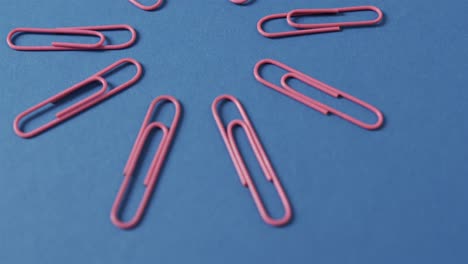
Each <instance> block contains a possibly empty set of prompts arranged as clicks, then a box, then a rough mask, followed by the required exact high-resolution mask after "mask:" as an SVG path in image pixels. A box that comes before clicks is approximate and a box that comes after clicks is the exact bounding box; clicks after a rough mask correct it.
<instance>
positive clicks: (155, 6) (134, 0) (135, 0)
mask: <svg viewBox="0 0 468 264" xmlns="http://www.w3.org/2000/svg"><path fill="white" fill-rule="evenodd" d="M128 1H129V2H130V3H132V4H133V5H135V6H136V7H138V8H140V9H142V10H145V11H152V10H156V9H158V8H159V7H160V6H161V5H162V4H163V2H164V0H157V1H156V3H155V4H152V5H143V4H142V3H140V2H138V0H128Z"/></svg>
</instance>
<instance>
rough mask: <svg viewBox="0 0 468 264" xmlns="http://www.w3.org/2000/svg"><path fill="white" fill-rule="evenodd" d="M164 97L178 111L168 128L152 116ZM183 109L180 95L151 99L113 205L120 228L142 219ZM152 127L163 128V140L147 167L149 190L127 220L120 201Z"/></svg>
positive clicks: (115, 222) (147, 187)
mask: <svg viewBox="0 0 468 264" xmlns="http://www.w3.org/2000/svg"><path fill="white" fill-rule="evenodd" d="M163 101H168V102H171V103H172V104H174V106H175V115H174V119H173V121H172V124H171V127H170V128H167V127H166V126H165V125H164V124H162V123H160V122H151V118H152V116H153V112H154V110H155V108H156V106H157V105H158V104H159V103H161V102H163ZM181 111H182V110H181V106H180V103H179V101H177V99H175V98H174V97H172V96H168V95H165V96H159V97H158V98H156V99H155V100H154V101H153V102H152V103H151V105H150V107H149V109H148V112H147V113H146V116H145V119H144V121H143V124H142V126H141V129H140V132H139V133H138V136H137V139H136V141H135V144H134V145H133V149H132V152H131V153H130V156H129V158H128V161H127V164H126V165H125V168H124V172H123V174H124V180H123V182H122V185H121V187H120V189H119V192H118V194H117V197H116V199H115V201H114V204H113V206H112V210H111V221H112V223H113V224H114V225H116V226H117V227H119V228H121V229H129V228H133V227H135V226H136V225H138V223H139V222H140V221H141V219H142V217H143V215H144V213H145V210H146V207H147V206H148V202H149V200H150V199H151V195H152V194H153V190H154V187H155V186H156V182H157V180H158V178H159V173H160V171H161V168H162V166H163V164H164V160H165V159H166V156H167V153H168V150H169V148H170V146H171V144H172V141H173V139H174V135H175V132H176V130H177V126H178V124H179V120H180V115H181ZM153 129H160V130H161V131H162V132H163V136H162V139H161V142H160V143H159V146H158V150H157V151H156V155H155V156H154V158H153V161H152V163H151V166H150V168H149V170H148V173H147V174H146V177H145V180H144V185H145V186H146V190H145V192H144V194H143V198H142V199H141V202H140V205H139V206H138V209H137V211H136V213H135V215H134V216H133V217H132V219H131V220H130V221H128V222H125V221H123V220H121V219H120V217H119V214H120V210H121V204H122V201H123V199H124V197H125V195H126V193H127V190H128V187H129V185H130V183H131V180H132V177H133V173H134V172H135V167H136V165H137V162H138V159H139V158H140V155H141V151H142V149H143V147H144V146H145V143H146V141H147V139H148V135H149V134H150V132H151V131H152V130H153Z"/></svg>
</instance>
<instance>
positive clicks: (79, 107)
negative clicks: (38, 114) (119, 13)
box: [13, 58, 143, 138]
mask: <svg viewBox="0 0 468 264" xmlns="http://www.w3.org/2000/svg"><path fill="white" fill-rule="evenodd" d="M126 63H130V64H133V65H135V67H136V68H137V72H136V74H135V76H133V77H132V78H131V79H130V80H128V81H127V82H125V83H123V84H121V85H119V86H117V87H115V88H113V89H111V90H109V91H108V90H107V88H108V84H107V81H106V80H105V79H104V76H105V75H106V74H108V73H109V72H111V71H113V70H115V69H116V68H118V67H119V66H121V65H124V64H126ZM142 73H143V69H142V66H141V64H140V63H139V62H138V61H136V60H134V59H130V58H126V59H121V60H119V61H117V62H115V63H113V64H111V65H110V66H108V67H106V68H104V69H103V70H101V71H99V72H98V73H96V74H94V75H92V76H90V77H88V78H87V79H85V80H83V81H81V82H79V83H77V84H75V85H73V86H72V87H70V88H67V89H66V90H64V91H62V92H60V93H58V94H57V95H54V96H52V97H50V98H49V99H47V100H45V101H43V102H41V103H39V104H37V105H35V106H33V107H31V108H29V109H27V110H26V111H24V112H22V113H21V114H19V115H18V116H17V117H16V118H15V120H14V122H13V129H14V131H15V133H16V134H17V135H18V136H20V137H22V138H31V137H34V136H37V135H39V134H41V133H43V132H45V131H46V130H49V129H50V128H52V127H54V126H56V125H58V124H60V123H62V122H64V121H65V120H67V119H69V118H71V117H72V116H74V115H77V114H79V113H80V112H82V111H84V110H86V109H87V108H90V107H91V106H93V105H96V104H98V103H100V102H102V101H103V100H105V99H107V98H109V97H111V96H113V95H115V94H116V93H119V92H121V91H122V90H124V89H126V88H128V87H130V86H132V85H133V84H135V83H136V82H137V81H138V80H139V79H140V77H141V75H142ZM94 81H99V82H101V83H102V85H103V87H102V88H101V89H100V90H99V92H97V93H94V94H93V95H91V96H89V97H87V98H85V99H83V100H81V101H80V102H78V103H75V104H74V105H72V106H70V107H68V108H66V109H64V110H62V111H60V112H58V113H57V114H55V119H54V120H52V121H50V122H49V123H46V124H44V125H42V126H40V127H38V128H36V129H34V130H32V131H29V132H24V131H22V130H21V127H20V122H21V120H22V119H23V118H24V117H26V116H28V115H30V114H31V113H33V112H35V111H37V110H39V109H41V108H42V107H44V106H46V105H48V104H51V103H54V102H57V101H59V100H61V99H63V98H64V97H66V96H67V95H70V94H71V93H73V92H75V91H76V90H79V89H80V88H82V87H84V86H86V85H88V84H90V83H92V82H94Z"/></svg>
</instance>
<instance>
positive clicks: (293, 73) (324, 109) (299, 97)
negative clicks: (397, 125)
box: [254, 59, 384, 130]
mask: <svg viewBox="0 0 468 264" xmlns="http://www.w3.org/2000/svg"><path fill="white" fill-rule="evenodd" d="M267 64H271V65H274V66H277V67H279V68H281V69H283V70H285V71H287V72H288V73H286V74H285V75H283V77H282V78H281V84H282V87H280V86H278V85H276V84H273V83H271V82H269V81H267V80H265V79H264V78H263V77H262V75H261V74H260V70H261V68H262V67H263V66H264V65H267ZM254 75H255V78H256V79H257V81H259V82H260V83H262V84H263V85H265V86H267V87H269V88H272V89H273V90H275V91H277V92H280V93H282V94H284V95H286V96H288V97H290V98H292V99H294V100H296V101H299V102H301V103H303V104H305V105H306V106H308V107H310V108H312V109H315V110H317V111H319V112H320V113H322V114H324V115H328V114H329V113H331V114H334V115H336V116H339V117H341V118H343V119H344V120H347V121H349V122H351V123H353V124H355V125H357V126H360V127H362V128H365V129H368V130H375V129H378V128H380V127H381V126H382V125H383V121H384V117H383V114H382V112H381V111H380V110H379V109H377V108H376V107H374V106H372V105H370V104H368V103H366V102H364V101H362V100H360V99H358V98H356V97H354V96H352V95H350V94H347V93H345V92H343V91H340V90H338V89H336V88H334V87H331V86H330V85H327V84H325V83H323V82H321V81H319V80H317V79H314V78H312V77H310V76H308V75H306V74H304V73H302V72H300V71H298V70H295V69H293V68H291V67H289V66H287V65H285V64H283V63H281V62H279V61H276V60H272V59H264V60H261V61H259V62H258V63H257V64H256V65H255V68H254ZM292 78H294V79H297V80H299V81H301V82H303V83H305V84H307V85H309V86H311V87H314V88H316V89H318V90H320V91H322V92H324V93H327V94H329V95H330V96H333V97H335V98H339V97H342V98H345V99H347V100H349V101H351V102H353V103H356V104H358V105H360V106H362V107H364V108H366V109H368V110H369V111H371V112H373V113H374V114H375V115H376V116H377V121H376V122H375V123H374V124H368V123H365V122H363V121H361V120H358V119H356V118H354V117H352V116H349V115H348V114H345V113H343V112H341V111H339V110H337V109H335V108H332V107H330V106H327V105H325V104H322V103H320V102H318V101H316V100H314V99H312V98H310V97H308V96H306V95H304V94H302V93H300V92H298V91H296V90H294V89H293V88H292V87H291V86H289V84H288V83H287V81H288V79H292Z"/></svg>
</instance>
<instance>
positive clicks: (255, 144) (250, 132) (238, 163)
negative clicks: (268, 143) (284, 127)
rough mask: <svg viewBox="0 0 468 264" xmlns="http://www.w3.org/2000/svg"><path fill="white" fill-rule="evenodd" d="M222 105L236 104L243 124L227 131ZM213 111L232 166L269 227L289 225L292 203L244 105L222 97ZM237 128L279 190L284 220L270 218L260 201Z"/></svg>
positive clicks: (238, 122) (235, 122)
mask: <svg viewBox="0 0 468 264" xmlns="http://www.w3.org/2000/svg"><path fill="white" fill-rule="evenodd" d="M222 101H231V102H232V103H234V104H235V105H236V107H237V109H238V110H239V112H240V114H241V116H242V120H238V119H236V120H233V121H231V122H230V123H229V124H228V125H227V127H224V125H223V121H222V119H221V117H220V116H219V113H218V105H219V104H220V103H221V102H222ZM211 110H212V112H213V116H214V119H215V121H216V124H217V125H218V128H219V132H220V133H221V136H222V138H223V140H224V143H225V144H226V147H227V150H228V152H229V155H230V156H231V159H232V162H233V163H234V166H235V168H236V170H237V173H238V174H239V178H240V181H241V183H242V185H243V186H244V187H247V188H248V189H249V190H250V193H251V195H252V197H253V199H254V201H255V204H256V205H257V209H258V211H259V213H260V216H261V217H262V219H263V220H264V221H265V222H266V223H267V224H269V225H272V226H282V225H285V224H287V223H288V222H289V221H290V220H291V217H292V209H291V205H290V203H289V200H288V197H287V195H286V192H285V191H284V189H283V186H282V185H281V182H280V180H279V179H278V177H277V176H276V173H275V171H274V169H273V167H272V166H271V164H270V161H269V159H268V156H267V155H266V153H265V150H264V149H263V147H262V144H261V143H260V140H259V139H258V136H257V134H256V133H255V130H254V128H253V126H252V124H251V123H250V120H249V117H248V116H247V113H246V112H245V110H244V108H243V107H242V104H241V103H240V102H239V100H237V99H236V98H235V97H234V96H232V95H221V96H219V97H217V98H216V99H215V100H214V102H213V104H212V106H211ZM235 127H240V128H242V129H243V130H244V131H245V133H246V135H247V138H248V140H249V142H250V145H251V146H252V148H253V151H254V153H255V156H256V157H257V160H258V162H259V163H260V166H261V168H262V170H263V173H264V174H265V177H266V178H267V180H268V181H270V182H272V183H273V185H274V186H275V188H276V190H277V192H278V195H279V197H280V199H281V202H282V204H283V207H284V215H283V217H282V218H280V219H274V218H272V217H271V216H270V215H269V214H268V212H267V210H266V208H265V205H264V204H263V201H262V198H261V197H260V195H259V193H258V191H257V188H256V187H255V184H254V182H253V180H252V177H251V176H250V173H249V170H248V169H247V167H246V165H245V163H244V160H243V158H242V155H241V153H240V151H239V149H238V147H237V143H236V140H235V137H234V128H235Z"/></svg>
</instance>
